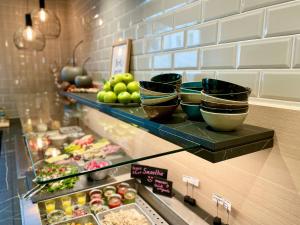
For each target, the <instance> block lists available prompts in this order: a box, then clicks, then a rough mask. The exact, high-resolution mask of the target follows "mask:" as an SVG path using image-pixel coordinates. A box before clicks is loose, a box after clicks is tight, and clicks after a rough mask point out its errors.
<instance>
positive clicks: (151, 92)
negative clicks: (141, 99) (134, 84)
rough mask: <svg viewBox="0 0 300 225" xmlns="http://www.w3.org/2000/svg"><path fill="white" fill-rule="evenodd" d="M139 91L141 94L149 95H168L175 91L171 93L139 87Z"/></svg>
mask: <svg viewBox="0 0 300 225" xmlns="http://www.w3.org/2000/svg"><path fill="white" fill-rule="evenodd" d="M140 93H141V94H143V95H149V96H168V95H170V94H175V93H176V91H174V92H173V93H164V92H157V91H151V90H148V89H145V88H142V87H140Z"/></svg>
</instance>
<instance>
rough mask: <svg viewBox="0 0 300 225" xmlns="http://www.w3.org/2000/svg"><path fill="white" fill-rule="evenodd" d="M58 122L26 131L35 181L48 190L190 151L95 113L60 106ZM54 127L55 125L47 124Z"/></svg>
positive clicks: (83, 109)
mask: <svg viewBox="0 0 300 225" xmlns="http://www.w3.org/2000/svg"><path fill="white" fill-rule="evenodd" d="M64 108H65V110H64V116H63V118H62V121H58V120H51V121H49V122H48V123H44V126H45V127H43V129H41V127H40V126H41V124H39V123H37V124H36V125H35V126H33V128H32V129H31V130H30V132H28V133H25V135H24V137H25V142H26V146H27V150H28V153H29V156H30V159H31V161H32V168H33V172H34V175H35V179H34V182H36V183H38V184H47V188H48V191H49V192H53V191H56V190H60V189H62V188H70V187H72V186H73V185H74V184H75V183H76V181H77V180H78V176H79V175H84V174H88V176H89V178H90V179H92V180H102V179H104V178H105V177H107V176H108V175H110V174H112V173H113V171H114V170H113V168H114V167H118V166H121V165H125V164H129V163H133V162H137V161H141V160H145V159H150V158H154V157H158V156H162V155H167V154H172V153H176V152H180V151H185V150H189V149H192V148H193V147H195V146H196V145H193V144H192V143H191V144H190V145H185V146H184V147H179V146H178V145H175V144H172V143H170V142H167V141H165V140H163V139H161V138H159V137H157V136H154V135H152V134H150V133H149V132H148V131H147V130H145V129H141V128H139V127H137V126H136V125H134V124H129V123H125V122H123V121H120V120H119V119H116V118H114V117H112V116H109V115H107V114H105V113H103V112H100V111H98V110H96V109H93V108H90V107H88V106H84V105H80V104H71V105H68V106H64ZM52 123H56V124H52Z"/></svg>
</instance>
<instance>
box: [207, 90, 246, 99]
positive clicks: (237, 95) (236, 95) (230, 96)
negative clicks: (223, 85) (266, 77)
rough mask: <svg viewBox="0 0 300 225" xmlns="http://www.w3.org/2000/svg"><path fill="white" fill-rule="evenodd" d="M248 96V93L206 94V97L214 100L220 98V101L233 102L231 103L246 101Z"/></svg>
mask: <svg viewBox="0 0 300 225" xmlns="http://www.w3.org/2000/svg"><path fill="white" fill-rule="evenodd" d="M205 93H206V92H205ZM206 94H207V93H206ZM249 94H250V92H238V93H228V94H208V95H210V96H213V97H216V98H222V99H227V100H233V101H247V100H248V97H249Z"/></svg>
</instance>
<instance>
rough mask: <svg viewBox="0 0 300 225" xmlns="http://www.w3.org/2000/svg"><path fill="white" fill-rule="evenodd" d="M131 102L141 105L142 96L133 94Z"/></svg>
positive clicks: (136, 93) (137, 93)
mask: <svg viewBox="0 0 300 225" xmlns="http://www.w3.org/2000/svg"><path fill="white" fill-rule="evenodd" d="M131 101H132V102H135V103H140V102H141V96H140V93H139V92H137V91H135V92H133V93H132V94H131Z"/></svg>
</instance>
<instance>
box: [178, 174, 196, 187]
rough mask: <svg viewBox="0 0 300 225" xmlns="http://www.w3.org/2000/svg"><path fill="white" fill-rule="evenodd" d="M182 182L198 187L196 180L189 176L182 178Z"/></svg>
mask: <svg viewBox="0 0 300 225" xmlns="http://www.w3.org/2000/svg"><path fill="white" fill-rule="evenodd" d="M182 181H183V182H185V183H189V184H191V185H194V186H195V187H199V183H200V181H199V179H198V178H196V177H191V176H186V175H183V176H182Z"/></svg>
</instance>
